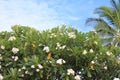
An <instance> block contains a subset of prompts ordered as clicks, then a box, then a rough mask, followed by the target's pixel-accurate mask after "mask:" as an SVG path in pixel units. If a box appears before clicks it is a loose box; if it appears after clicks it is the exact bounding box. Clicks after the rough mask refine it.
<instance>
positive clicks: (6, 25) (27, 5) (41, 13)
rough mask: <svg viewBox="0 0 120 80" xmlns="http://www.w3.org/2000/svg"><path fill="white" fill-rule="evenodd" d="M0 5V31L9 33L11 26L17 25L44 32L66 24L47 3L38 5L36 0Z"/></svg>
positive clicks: (7, 0)
mask: <svg viewBox="0 0 120 80" xmlns="http://www.w3.org/2000/svg"><path fill="white" fill-rule="evenodd" d="M0 4H1V5H0V28H1V29H0V31H3V30H7V31H9V30H10V28H11V25H15V24H20V25H28V26H31V27H35V28H36V29H38V30H43V29H48V28H52V27H55V26H58V25H61V24H64V22H65V21H64V20H62V19H60V18H59V15H58V13H57V11H56V10H55V9H53V8H50V7H49V6H48V4H47V3H46V2H42V1H41V2H40V3H39V4H38V3H36V2H35V1H34V0H33V1H32V0H16V1H15V0H0Z"/></svg>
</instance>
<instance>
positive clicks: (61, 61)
mask: <svg viewBox="0 0 120 80" xmlns="http://www.w3.org/2000/svg"><path fill="white" fill-rule="evenodd" d="M56 63H57V64H60V65H62V64H63V63H66V61H65V60H63V59H58V60H57V61H56Z"/></svg>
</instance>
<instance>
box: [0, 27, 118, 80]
mask: <svg viewBox="0 0 120 80" xmlns="http://www.w3.org/2000/svg"><path fill="white" fill-rule="evenodd" d="M119 53H120V48H117V47H109V48H107V47H104V46H102V44H101V40H100V39H99V38H98V36H97V33H95V32H94V31H91V32H88V33H82V32H79V31H77V30H76V29H73V28H70V27H69V28H66V27H65V26H62V27H61V28H59V27H56V28H53V29H51V30H45V31H42V32H40V31H38V30H36V29H34V28H30V27H27V26H20V25H15V26H13V27H12V31H11V32H7V31H4V32H0V80H119V78H120V58H119V57H120V56H119Z"/></svg>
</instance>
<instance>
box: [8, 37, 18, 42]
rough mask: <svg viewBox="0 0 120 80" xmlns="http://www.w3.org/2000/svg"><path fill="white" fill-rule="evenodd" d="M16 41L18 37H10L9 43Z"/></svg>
mask: <svg viewBox="0 0 120 80" xmlns="http://www.w3.org/2000/svg"><path fill="white" fill-rule="evenodd" d="M14 40H16V37H15V36H11V37H9V39H8V41H14Z"/></svg>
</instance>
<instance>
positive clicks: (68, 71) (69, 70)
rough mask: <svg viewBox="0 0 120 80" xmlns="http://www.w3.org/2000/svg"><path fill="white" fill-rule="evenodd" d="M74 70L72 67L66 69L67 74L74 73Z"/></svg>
mask: <svg viewBox="0 0 120 80" xmlns="http://www.w3.org/2000/svg"><path fill="white" fill-rule="evenodd" d="M74 74H75V71H74V70H73V69H67V75H74Z"/></svg>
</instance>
